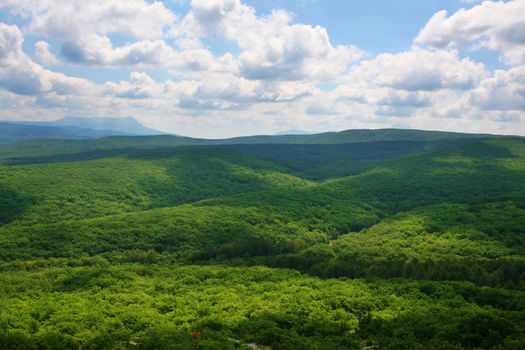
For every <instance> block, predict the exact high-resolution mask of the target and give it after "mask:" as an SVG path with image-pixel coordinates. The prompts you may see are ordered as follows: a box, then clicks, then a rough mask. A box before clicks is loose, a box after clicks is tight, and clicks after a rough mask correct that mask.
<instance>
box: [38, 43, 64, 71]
mask: <svg viewBox="0 0 525 350" xmlns="http://www.w3.org/2000/svg"><path fill="white" fill-rule="evenodd" d="M35 57H36V59H37V61H38V62H40V63H42V64H43V65H44V66H55V65H57V64H59V63H60V61H59V60H58V58H57V57H56V56H55V55H54V54H53V53H52V52H51V51H50V50H49V44H48V43H47V42H45V41H37V42H36V43H35Z"/></svg>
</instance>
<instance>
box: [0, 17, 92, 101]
mask: <svg viewBox="0 0 525 350" xmlns="http://www.w3.org/2000/svg"><path fill="white" fill-rule="evenodd" d="M23 40H24V39H23V35H22V32H21V31H20V29H18V27H17V26H16V25H7V24H4V23H0V85H1V86H3V87H4V88H5V89H6V90H8V91H11V92H14V93H17V94H21V95H36V94H39V93H48V92H54V93H56V94H59V95H65V94H74V93H76V92H78V91H84V93H85V92H86V91H88V90H89V88H90V87H91V86H92V84H91V83H90V82H88V81H87V80H85V79H78V78H72V77H68V76H66V75H64V74H62V73H55V72H52V71H49V70H46V69H44V68H43V67H42V66H40V65H38V64H36V63H34V62H33V61H31V59H30V58H29V57H28V56H27V55H26V54H25V53H24V52H23V51H22V43H23Z"/></svg>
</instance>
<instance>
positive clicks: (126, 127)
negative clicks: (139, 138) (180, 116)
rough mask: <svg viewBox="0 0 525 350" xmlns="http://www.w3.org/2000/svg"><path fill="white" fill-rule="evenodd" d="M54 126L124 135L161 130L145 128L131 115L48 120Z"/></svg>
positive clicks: (153, 132) (160, 132) (158, 132)
mask: <svg viewBox="0 0 525 350" xmlns="http://www.w3.org/2000/svg"><path fill="white" fill-rule="evenodd" d="M47 124H48V125H54V126H72V127H77V128H85V129H93V130H98V131H114V132H118V133H120V134H124V135H160V134H165V133H164V132H162V131H158V130H154V129H150V128H147V127H145V126H143V125H142V124H140V123H139V122H138V121H137V120H136V119H135V118H133V117H125V118H113V117H103V118H88V117H64V118H62V119H59V120H55V121H52V122H48V123H47Z"/></svg>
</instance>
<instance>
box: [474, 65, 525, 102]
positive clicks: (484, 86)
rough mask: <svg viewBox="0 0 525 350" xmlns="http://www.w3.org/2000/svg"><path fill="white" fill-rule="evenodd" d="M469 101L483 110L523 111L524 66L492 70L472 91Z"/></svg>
mask: <svg viewBox="0 0 525 350" xmlns="http://www.w3.org/2000/svg"><path fill="white" fill-rule="evenodd" d="M471 103H472V105H473V106H479V108H481V109H485V110H500V111H509V110H510V111H512V110H514V111H522V112H523V111H525V66H520V67H514V68H511V69H509V70H507V71H504V70H497V71H496V72H494V75H493V76H491V77H489V78H487V79H485V80H483V81H482V82H481V83H480V85H479V87H477V88H476V89H475V90H474V91H473V92H472V95H471Z"/></svg>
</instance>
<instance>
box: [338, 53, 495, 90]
mask: <svg viewBox="0 0 525 350" xmlns="http://www.w3.org/2000/svg"><path fill="white" fill-rule="evenodd" d="M485 74H486V72H485V68H484V66H483V64H480V63H476V62H474V61H472V60H471V59H468V58H464V59H460V58H459V57H458V53H457V51H455V50H438V51H429V50H422V49H414V50H411V51H406V52H401V53H397V54H388V53H387V54H380V55H378V56H377V57H375V58H374V59H371V60H366V61H363V62H361V63H360V64H359V65H357V66H355V67H353V68H352V70H351V71H350V74H349V75H348V78H347V80H348V81H363V82H368V83H370V84H373V85H376V86H379V87H391V88H395V89H400V90H407V91H433V90H438V89H469V88H471V87H473V86H474V85H475V84H476V83H477V82H478V81H479V80H481V78H482V77H483V76H485Z"/></svg>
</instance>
